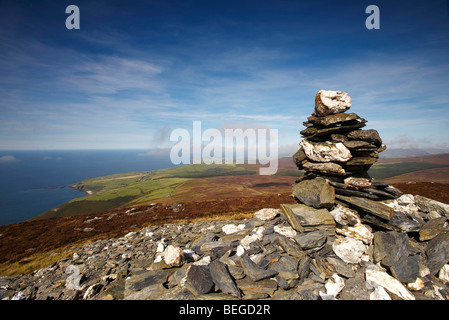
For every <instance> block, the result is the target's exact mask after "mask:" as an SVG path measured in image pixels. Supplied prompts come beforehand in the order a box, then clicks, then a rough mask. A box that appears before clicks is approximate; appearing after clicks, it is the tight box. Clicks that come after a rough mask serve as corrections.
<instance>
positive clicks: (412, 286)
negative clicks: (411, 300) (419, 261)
mask: <svg viewBox="0 0 449 320" xmlns="http://www.w3.org/2000/svg"><path fill="white" fill-rule="evenodd" d="M407 287H408V288H409V289H410V290H415V291H419V290H421V289H422V288H424V281H422V279H421V278H419V277H418V278H416V281H415V282H412V283H407Z"/></svg>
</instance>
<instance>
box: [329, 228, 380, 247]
mask: <svg viewBox="0 0 449 320" xmlns="http://www.w3.org/2000/svg"><path fill="white" fill-rule="evenodd" d="M335 231H336V232H337V233H339V234H343V235H345V236H347V237H350V238H354V239H357V240H361V241H363V243H365V244H370V243H371V241H372V240H373V238H374V235H373V234H372V233H371V230H370V229H368V227H367V226H365V225H364V224H362V223H358V224H356V225H355V226H343V227H342V228H336V229H335Z"/></svg>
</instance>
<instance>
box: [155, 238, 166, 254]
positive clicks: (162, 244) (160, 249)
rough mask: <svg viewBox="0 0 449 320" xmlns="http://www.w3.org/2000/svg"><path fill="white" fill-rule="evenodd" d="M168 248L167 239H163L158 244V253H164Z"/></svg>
mask: <svg viewBox="0 0 449 320" xmlns="http://www.w3.org/2000/svg"><path fill="white" fill-rule="evenodd" d="M166 246H167V244H166V243H165V238H162V239H161V240H160V241H159V242H158V243H157V248H156V252H164V250H165V247H166Z"/></svg>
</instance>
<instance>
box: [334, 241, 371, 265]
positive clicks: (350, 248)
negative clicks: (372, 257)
mask: <svg viewBox="0 0 449 320" xmlns="http://www.w3.org/2000/svg"><path fill="white" fill-rule="evenodd" d="M332 249H333V250H334V252H335V254H336V255H337V256H338V257H339V258H340V259H342V260H343V261H344V262H346V263H359V262H361V261H362V260H363V261H369V257H368V254H367V253H368V246H366V245H365V244H363V242H362V241H360V240H357V239H354V238H349V237H345V238H338V239H336V240H335V241H334V243H333V244H332Z"/></svg>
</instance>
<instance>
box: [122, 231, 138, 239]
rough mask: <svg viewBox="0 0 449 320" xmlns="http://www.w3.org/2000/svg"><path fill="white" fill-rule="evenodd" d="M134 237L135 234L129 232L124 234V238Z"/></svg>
mask: <svg viewBox="0 0 449 320" xmlns="http://www.w3.org/2000/svg"><path fill="white" fill-rule="evenodd" d="M135 235H136V233H135V232H132V231H131V232H128V233H127V234H125V238H131V237H133V236H135Z"/></svg>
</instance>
